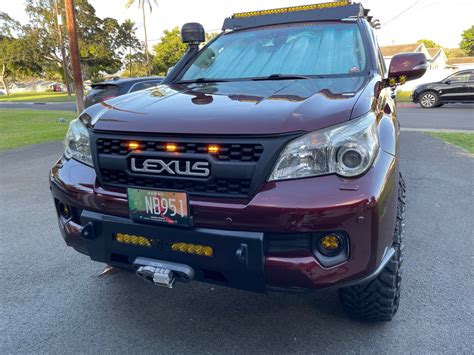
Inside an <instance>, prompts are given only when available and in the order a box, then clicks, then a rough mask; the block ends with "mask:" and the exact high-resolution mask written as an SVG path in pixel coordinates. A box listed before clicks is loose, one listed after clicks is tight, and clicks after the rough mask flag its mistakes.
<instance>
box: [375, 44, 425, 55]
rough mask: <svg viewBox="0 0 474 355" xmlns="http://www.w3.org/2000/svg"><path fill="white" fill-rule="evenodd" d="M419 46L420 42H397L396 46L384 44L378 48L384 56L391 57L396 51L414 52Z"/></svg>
mask: <svg viewBox="0 0 474 355" xmlns="http://www.w3.org/2000/svg"><path fill="white" fill-rule="evenodd" d="M419 46H421V44H420V43H411V44H399V45H396V46H385V47H382V48H380V49H381V51H382V54H383V56H384V57H392V56H394V55H395V54H398V53H405V52H414V51H416V50H417V49H418V47H419Z"/></svg>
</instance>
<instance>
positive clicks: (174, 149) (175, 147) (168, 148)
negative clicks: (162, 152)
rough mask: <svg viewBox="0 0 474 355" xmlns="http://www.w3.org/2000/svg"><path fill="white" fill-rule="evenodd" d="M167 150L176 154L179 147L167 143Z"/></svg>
mask: <svg viewBox="0 0 474 355" xmlns="http://www.w3.org/2000/svg"><path fill="white" fill-rule="evenodd" d="M165 149H166V151H167V152H176V150H177V149H178V147H177V146H176V144H174V143H167V144H166V146H165Z"/></svg>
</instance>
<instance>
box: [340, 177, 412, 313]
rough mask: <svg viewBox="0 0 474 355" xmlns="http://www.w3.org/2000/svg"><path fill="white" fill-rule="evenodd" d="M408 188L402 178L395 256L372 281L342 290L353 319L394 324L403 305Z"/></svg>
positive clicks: (341, 292) (344, 305)
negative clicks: (402, 282)
mask: <svg viewBox="0 0 474 355" xmlns="http://www.w3.org/2000/svg"><path fill="white" fill-rule="evenodd" d="M405 196H406V186H405V181H404V180H403V177H402V176H401V175H400V179H399V190H398V205H397V220H396V224H395V231H394V235H393V248H394V249H395V255H394V256H393V257H392V259H391V260H390V261H389V262H388V264H387V266H386V267H385V268H384V269H383V271H382V272H381V273H380V275H379V276H378V277H376V278H375V279H373V280H372V281H370V282H368V283H365V284H361V285H356V286H351V287H346V288H342V289H340V290H339V297H340V299H341V303H342V306H343V308H344V310H345V311H346V312H347V313H348V314H349V315H350V316H351V317H353V318H357V319H360V320H368V321H391V320H392V318H393V316H394V315H395V313H397V310H398V305H399V302H400V284H401V266H402V261H403V231H404V227H405V224H404V213H405Z"/></svg>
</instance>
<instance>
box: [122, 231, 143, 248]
mask: <svg viewBox="0 0 474 355" xmlns="http://www.w3.org/2000/svg"><path fill="white" fill-rule="evenodd" d="M115 240H116V241H117V242H119V243H122V244H131V245H136V246H140V247H147V248H150V247H151V242H150V239H148V238H145V237H140V236H137V235H130V234H122V233H117V234H115Z"/></svg>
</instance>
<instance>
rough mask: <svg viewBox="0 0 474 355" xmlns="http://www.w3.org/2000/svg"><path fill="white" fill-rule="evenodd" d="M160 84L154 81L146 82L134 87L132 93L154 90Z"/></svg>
mask: <svg viewBox="0 0 474 355" xmlns="http://www.w3.org/2000/svg"><path fill="white" fill-rule="evenodd" d="M159 83H160V82H159V81H157V80H152V81H144V82H143V83H138V84H135V85H133V86H132V88H131V90H130V92H135V91H140V90H145V89H148V88H152V87H154V86H156V85H158V84H159Z"/></svg>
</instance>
